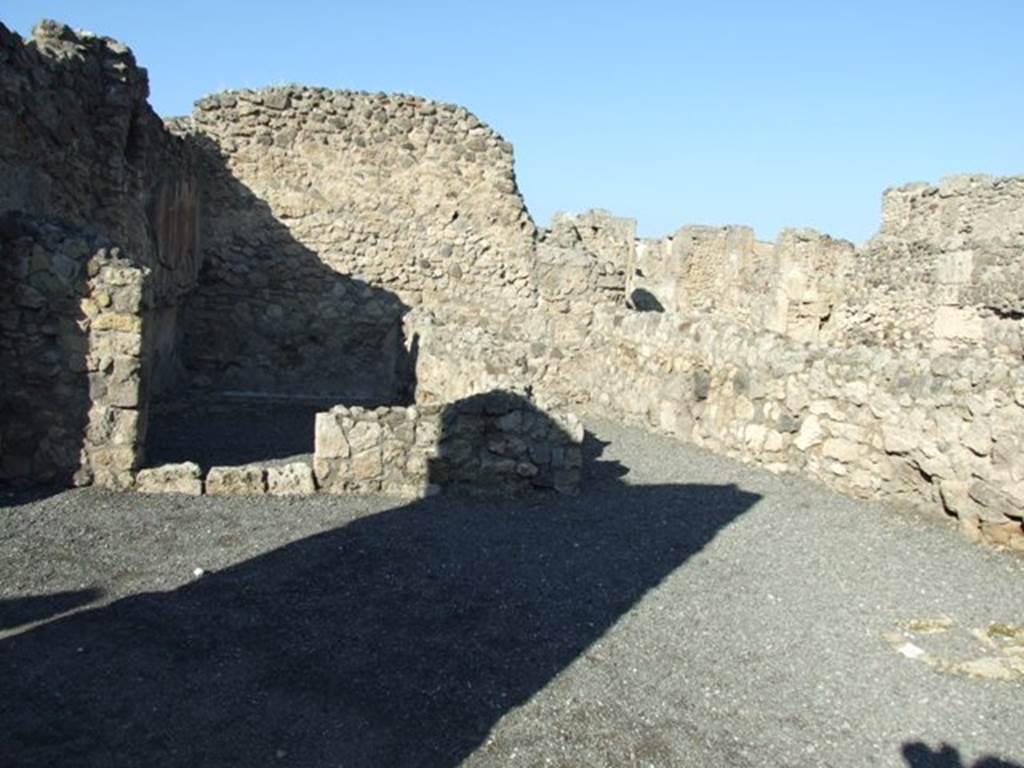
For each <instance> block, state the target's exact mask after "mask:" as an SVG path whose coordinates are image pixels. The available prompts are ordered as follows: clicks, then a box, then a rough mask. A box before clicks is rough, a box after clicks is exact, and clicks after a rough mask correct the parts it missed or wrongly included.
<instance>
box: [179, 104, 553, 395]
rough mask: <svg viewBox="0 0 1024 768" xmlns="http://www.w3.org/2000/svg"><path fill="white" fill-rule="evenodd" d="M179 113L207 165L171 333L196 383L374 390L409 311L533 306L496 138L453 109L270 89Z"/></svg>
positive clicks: (505, 148) (519, 212)
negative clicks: (185, 312)
mask: <svg viewBox="0 0 1024 768" xmlns="http://www.w3.org/2000/svg"><path fill="white" fill-rule="evenodd" d="M193 124H194V129H195V131H196V133H195V136H194V139H193V140H194V141H195V142H196V144H197V145H201V146H202V147H203V149H204V152H205V154H206V160H207V166H206V168H207V176H208V177H209V179H210V182H209V183H208V184H207V189H206V190H205V191H204V197H205V202H204V220H203V238H202V239H203V252H204V261H205V265H206V266H205V267H204V272H203V274H202V277H201V286H200V289H199V291H198V292H197V294H196V295H195V297H194V298H193V300H192V302H191V304H190V309H189V319H188V327H187V331H186V333H187V336H188V348H189V350H190V352H189V354H190V360H189V365H190V367H191V368H192V369H193V371H194V373H195V374H197V375H198V376H199V377H200V381H201V383H205V382H207V381H208V382H210V383H212V384H214V385H224V386H228V387H231V388H238V387H245V386H247V385H251V386H252V387H253V388H257V389H264V390H266V389H280V390H294V389H296V388H300V389H303V388H310V387H311V388H313V389H315V390H318V391H324V392H327V391H328V390H330V391H331V392H332V393H333V394H336V395H339V396H341V397H343V398H349V399H360V395H361V394H362V395H363V396H366V395H368V396H370V397H372V398H374V399H378V400H387V399H388V398H389V396H390V395H389V392H390V391H391V390H393V389H395V388H396V386H397V385H394V384H393V383H388V382H387V381H386V378H387V377H388V375H389V373H388V369H394V368H395V366H396V365H397V367H398V368H399V369H401V368H402V364H401V360H400V359H398V360H397V361H396V360H393V359H392V358H394V357H395V356H398V357H399V358H400V351H399V350H400V349H401V345H400V343H398V344H395V343H393V342H395V341H397V342H400V341H401V339H400V328H401V324H400V318H401V316H402V314H403V313H404V311H405V309H406V308H407V307H418V306H429V307H446V308H457V309H455V310H454V311H459V312H464V313H467V314H472V313H477V314H479V313H489V314H493V315H497V316H504V315H507V314H508V313H509V312H510V311H513V310H516V309H522V308H525V307H529V306H532V305H533V304H534V303H535V291H534V288H533V285H532V280H531V267H532V248H533V235H534V227H533V223H532V221H531V220H530V218H529V215H528V214H527V212H526V210H525V207H524V205H523V202H522V199H521V197H520V195H519V193H518V190H517V189H516V185H515V180H514V176H513V172H512V155H511V147H510V145H508V144H507V143H506V142H504V141H503V140H501V139H500V137H498V136H497V135H496V134H494V133H493V132H492V131H491V130H490V129H489V128H487V127H486V126H484V125H483V124H481V123H480V122H479V121H478V120H477V119H476V118H475V117H473V116H472V115H470V114H469V113H467V112H466V111H465V110H463V109H460V108H456V107H453V106H451V105H445V104H436V103H434V102H429V101H425V100H422V99H418V98H414V97H406V96H384V95H370V94H361V93H349V92H335V91H326V90H318V89H308V88H285V89H271V90H267V91H262V92H258V93H253V92H235V93H225V94H220V95H218V96H213V97H209V98H207V99H204V100H203V101H201V102H200V103H199V104H198V105H197V110H196V112H195V114H194V116H193ZM390 375H391V376H392V377H394V374H390Z"/></svg>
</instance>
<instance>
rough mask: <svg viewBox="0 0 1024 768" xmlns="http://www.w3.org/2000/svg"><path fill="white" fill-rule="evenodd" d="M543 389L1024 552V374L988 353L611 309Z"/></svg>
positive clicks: (548, 375) (1021, 368) (548, 373)
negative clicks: (896, 346) (807, 335)
mask: <svg viewBox="0 0 1024 768" xmlns="http://www.w3.org/2000/svg"><path fill="white" fill-rule="evenodd" d="M538 386H539V387H540V388H541V389H542V391H553V392H556V393H558V394H560V395H562V396H566V397H571V398H573V399H575V400H577V401H581V402H586V401H589V402H590V403H592V404H593V405H594V406H596V407H598V408H599V410H600V412H601V413H602V414H605V415H609V416H612V417H617V418H621V419H623V420H626V421H631V422H633V423H638V424H642V425H644V426H647V427H649V428H653V429H655V430H657V431H660V432H665V433H667V434H671V435H675V436H678V437H680V438H683V439H686V440H688V441H692V442H694V443H696V444H697V445H701V446H704V447H706V448H708V449H710V450H713V451H715V452H717V453H721V454H725V455H728V456H731V457H735V458H738V459H741V460H743V461H748V462H754V463H758V464H761V465H763V466H765V467H767V468H768V469H771V470H773V471H800V472H803V473H806V474H809V475H812V476H814V477H816V478H818V479H820V480H822V481H824V482H825V483H826V484H828V485H830V486H831V487H833V488H835V489H837V490H839V491H842V492H843V493H847V494H850V495H853V496H858V497H861V498H873V499H881V500H884V501H889V502H896V503H905V504H910V505H913V506H915V507H920V508H924V509H928V510H933V511H936V512H942V511H945V512H946V513H948V514H951V515H954V516H956V517H958V518H959V519H960V520H961V521H962V522H963V524H964V526H965V527H966V528H967V529H969V530H970V531H972V532H980V533H982V534H983V535H985V536H986V537H987V538H988V539H990V540H992V541H996V542H1001V543H1011V542H1012V544H1013V546H1015V547H1018V548H1024V530H1022V518H1024V365H1019V364H1018V365H1016V366H1010V365H1007V364H1006V363H1005V362H1003V361H1000V360H996V359H993V358H992V357H990V356H989V355H987V354H986V352H985V351H984V350H975V351H973V352H970V353H949V354H936V355H932V354H928V353H927V352H924V351H913V350H900V351H896V350H890V349H884V348H878V347H863V346H861V347H849V348H831V347H827V346H824V345H819V344H796V343H794V342H792V341H791V340H788V339H786V338H784V337H781V336H779V335H777V334H773V333H769V332H763V331H761V332H758V331H752V330H750V329H749V328H746V327H744V326H743V325H741V324H738V323H732V322H729V321H725V320H720V319H713V318H708V317H700V318H694V317H682V316H679V315H673V314H667V313H666V314H655V313H636V312H633V313H630V312H628V311H614V312H611V311H609V312H600V313H597V314H596V315H595V318H594V322H593V326H592V329H591V331H590V333H589V334H588V337H587V340H586V342H585V343H584V344H583V345H581V347H580V348H579V349H578V350H576V351H575V352H574V353H572V354H567V355H565V356H563V357H562V358H561V360H560V361H558V362H557V364H552V366H550V367H549V368H548V370H547V371H546V375H545V378H544V379H543V380H542V381H540V382H538Z"/></svg>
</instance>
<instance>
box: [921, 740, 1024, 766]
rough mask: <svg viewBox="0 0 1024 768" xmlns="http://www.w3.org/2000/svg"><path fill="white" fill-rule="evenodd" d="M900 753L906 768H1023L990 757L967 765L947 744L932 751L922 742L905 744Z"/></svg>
mask: <svg viewBox="0 0 1024 768" xmlns="http://www.w3.org/2000/svg"><path fill="white" fill-rule="evenodd" d="M902 752H903V758H904V759H905V760H906V761H907V768H1024V766H1022V765H1021V764H1020V763H1017V762H1013V761H1011V760H1003V759H1002V758H999V757H993V756H991V755H987V756H984V757H980V758H978V759H977V760H976V761H974V762H973V763H969V764H968V763H966V762H964V760H963V758H962V757H961V756H960V751H959V750H958V749H957V748H956V747H953V746H951V745H949V744H942V745H940V746H939V747H938V748H936V749H934V750H933V749H932V748H931V747H929V746H928V745H927V744H925V743H924V742H922V741H914V742H907V743H906V744H904V745H903V750H902Z"/></svg>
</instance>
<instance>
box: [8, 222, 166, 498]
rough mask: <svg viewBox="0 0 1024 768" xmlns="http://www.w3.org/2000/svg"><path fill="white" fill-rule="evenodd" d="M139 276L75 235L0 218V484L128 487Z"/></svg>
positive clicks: (134, 425) (103, 246)
mask: <svg viewBox="0 0 1024 768" xmlns="http://www.w3.org/2000/svg"><path fill="white" fill-rule="evenodd" d="M146 274H147V273H146V271H145V270H144V269H142V268H140V267H138V266H137V265H135V264H133V263H132V262H130V261H128V260H126V259H125V258H123V257H122V255H121V253H120V249H118V248H117V247H111V246H110V245H109V243H106V242H105V241H101V240H97V239H96V238H95V237H93V236H91V235H89V234H87V233H82V232H81V231H79V230H76V229H73V228H70V227H67V226H65V225H61V224H58V223H54V222H49V221H46V220H44V219H41V218H40V217H33V216H22V215H20V214H14V213H7V214H4V215H2V216H0V292H2V294H3V295H4V296H7V297H10V298H11V299H12V300H11V301H10V302H9V304H5V305H4V307H3V308H2V309H0V329H2V334H0V359H2V360H3V365H2V366H0V391H2V392H3V397H2V403H0V480H3V481H7V482H18V481H26V480H34V481H39V482H50V481H57V482H69V481H72V480H73V481H75V482H78V483H87V482H90V481H93V480H95V481H97V482H99V483H100V484H103V485H108V486H124V485H127V484H130V482H131V470H132V469H133V467H134V466H135V462H136V454H137V451H138V449H139V446H140V443H141V441H142V438H143V432H142V430H143V428H144V427H143V425H142V424H140V405H141V393H140V376H139V369H140V366H141V360H140V355H141V353H142V346H143V345H142V325H141V321H140V318H139V313H140V311H141V310H142V308H143V306H144V303H145V301H146V297H145V290H146V286H145V284H144V282H145V277H146Z"/></svg>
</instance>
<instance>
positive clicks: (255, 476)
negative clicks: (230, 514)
mask: <svg viewBox="0 0 1024 768" xmlns="http://www.w3.org/2000/svg"><path fill="white" fill-rule="evenodd" d="M266 474H267V473H266V471H265V470H264V469H263V467H255V466H244V467H211V468H210V470H209V471H208V472H207V473H206V494H207V495H208V496H259V495H262V494H264V493H266V491H267V477H266Z"/></svg>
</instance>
